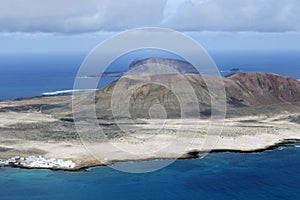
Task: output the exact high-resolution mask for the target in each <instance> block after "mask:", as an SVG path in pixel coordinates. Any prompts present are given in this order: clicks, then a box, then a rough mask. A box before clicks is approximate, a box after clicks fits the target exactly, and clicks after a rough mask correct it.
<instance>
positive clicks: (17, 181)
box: [0, 147, 300, 200]
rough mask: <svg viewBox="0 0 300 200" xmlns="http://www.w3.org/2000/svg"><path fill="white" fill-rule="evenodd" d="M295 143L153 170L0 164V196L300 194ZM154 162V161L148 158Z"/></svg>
mask: <svg viewBox="0 0 300 200" xmlns="http://www.w3.org/2000/svg"><path fill="white" fill-rule="evenodd" d="M299 158H300V148H298V147H288V148H281V149H280V150H279V149H278V150H274V151H266V152H263V153H251V154H244V153H214V154H209V155H208V156H207V157H206V158H204V159H201V160H200V159H196V160H179V161H176V162H175V163H174V164H172V165H170V166H168V167H166V168H164V169H162V170H159V171H156V172H152V173H146V174H129V173H124V172H119V171H115V170H113V169H111V168H109V167H97V168H92V169H91V170H90V171H89V172H64V171H49V170H24V169H13V168H2V169H0V194H1V200H4V199H14V200H15V199H16V200H17V199H23V200H24V199H73V200H77V199H175V200H176V199H220V200H227V199H231V200H232V199H239V200H243V199H245V200H246V199H247V200H249V199H251V200H253V199H280V200H282V199H292V200H295V199H299V198H300V189H299V185H300V159H299ZM149 162H153V161H149Z"/></svg>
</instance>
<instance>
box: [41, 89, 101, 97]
mask: <svg viewBox="0 0 300 200" xmlns="http://www.w3.org/2000/svg"><path fill="white" fill-rule="evenodd" d="M96 90H97V89H82V90H58V91H54V92H44V93H43V96H53V95H59V94H71V93H74V92H85V91H96Z"/></svg>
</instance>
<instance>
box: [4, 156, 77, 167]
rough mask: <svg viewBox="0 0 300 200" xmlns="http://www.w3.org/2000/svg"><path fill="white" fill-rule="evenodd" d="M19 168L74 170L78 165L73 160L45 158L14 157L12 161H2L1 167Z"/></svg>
mask: <svg viewBox="0 0 300 200" xmlns="http://www.w3.org/2000/svg"><path fill="white" fill-rule="evenodd" d="M1 165H3V166H18V167H27V168H49V169H73V168H75V167H76V164H75V163H74V162H73V161H71V160H62V159H55V158H50V159H46V158H44V157H43V156H30V157H26V158H25V157H20V156H14V157H12V158H10V159H7V160H4V159H0V166H1Z"/></svg>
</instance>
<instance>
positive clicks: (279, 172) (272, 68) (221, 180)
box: [0, 51, 300, 200]
mask: <svg viewBox="0 0 300 200" xmlns="http://www.w3.org/2000/svg"><path fill="white" fill-rule="evenodd" d="M86 55H87V54H86V53H68V54H67V53H47V54H42V53H39V54H29V53H28V54H14V55H11V54H8V55H0V91H1V92H0V100H5V99H15V98H18V97H30V96H38V95H42V94H43V93H45V92H55V91H62V90H70V89H72V88H73V81H74V79H75V76H76V72H77V70H78V68H79V66H80V64H81V62H82V61H83V60H84V58H85V56H86ZM135 56H137V55H130V56H127V57H125V58H122V59H119V60H118V61H117V62H115V63H114V66H113V67H112V69H114V70H115V71H121V70H124V69H126V67H127V66H128V64H129V63H130V62H131V61H132V60H133V59H134V58H135ZM138 56H139V57H141V58H143V57H147V56H161V57H174V56H172V55H169V54H167V53H161V52H160V54H159V55H157V52H154V53H153V52H148V53H147V55H146V54H141V55H138ZM211 56H212V58H213V59H214V61H215V62H216V64H217V66H218V67H219V69H220V70H221V71H225V72H226V71H228V70H230V69H232V68H239V69H240V70H241V71H269V72H274V73H278V74H282V75H286V76H291V77H294V78H297V79H300V52H293V51H291V52H257V51H255V52H254V51H239V52H233V51H228V52H211ZM175 58H176V56H175ZM112 80H114V78H108V79H106V80H102V82H101V83H99V87H101V86H103V85H105V84H107V83H109V82H110V81H112ZM149 162H159V161H149ZM0 199H1V200H5V199H11V200H17V199H22V200H25V199H51V200H52V199H64V200H65V199H73V200H77V199H80V200H81V199H174V200H176V199H206V200H207V199H220V200H227V199H228V200H229V199H230V200H233V199H237V200H243V199H245V200H246V199H247V200H253V199H272V200H273V199H280V200H283V199H291V200H295V199H300V148H299V145H298V146H297V147H288V148H283V149H280V150H274V151H266V152H263V153H251V154H243V153H214V154H209V155H208V156H207V157H206V158H204V159H196V160H179V161H176V162H175V163H173V164H172V165H170V166H168V167H166V168H164V169H162V170H160V171H156V172H152V173H146V174H128V173H123V172H119V171H115V170H113V169H111V168H109V167H97V168H92V169H91V170H90V171H89V172H64V171H49V170H24V169H15V168H0Z"/></svg>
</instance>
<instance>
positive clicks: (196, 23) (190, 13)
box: [165, 0, 300, 32]
mask: <svg viewBox="0 0 300 200" xmlns="http://www.w3.org/2000/svg"><path fill="white" fill-rule="evenodd" d="M299 19H300V1H299V0H186V1H182V2H181V5H180V6H179V9H178V10H177V12H176V13H174V14H173V16H172V17H170V16H169V17H168V20H166V21H165V25H166V26H169V27H171V28H175V29H179V30H185V31H186V30H190V31H201V30H213V31H215V30H217V31H267V32H268V31H275V32H276V31H295V30H300V20H299Z"/></svg>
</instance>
